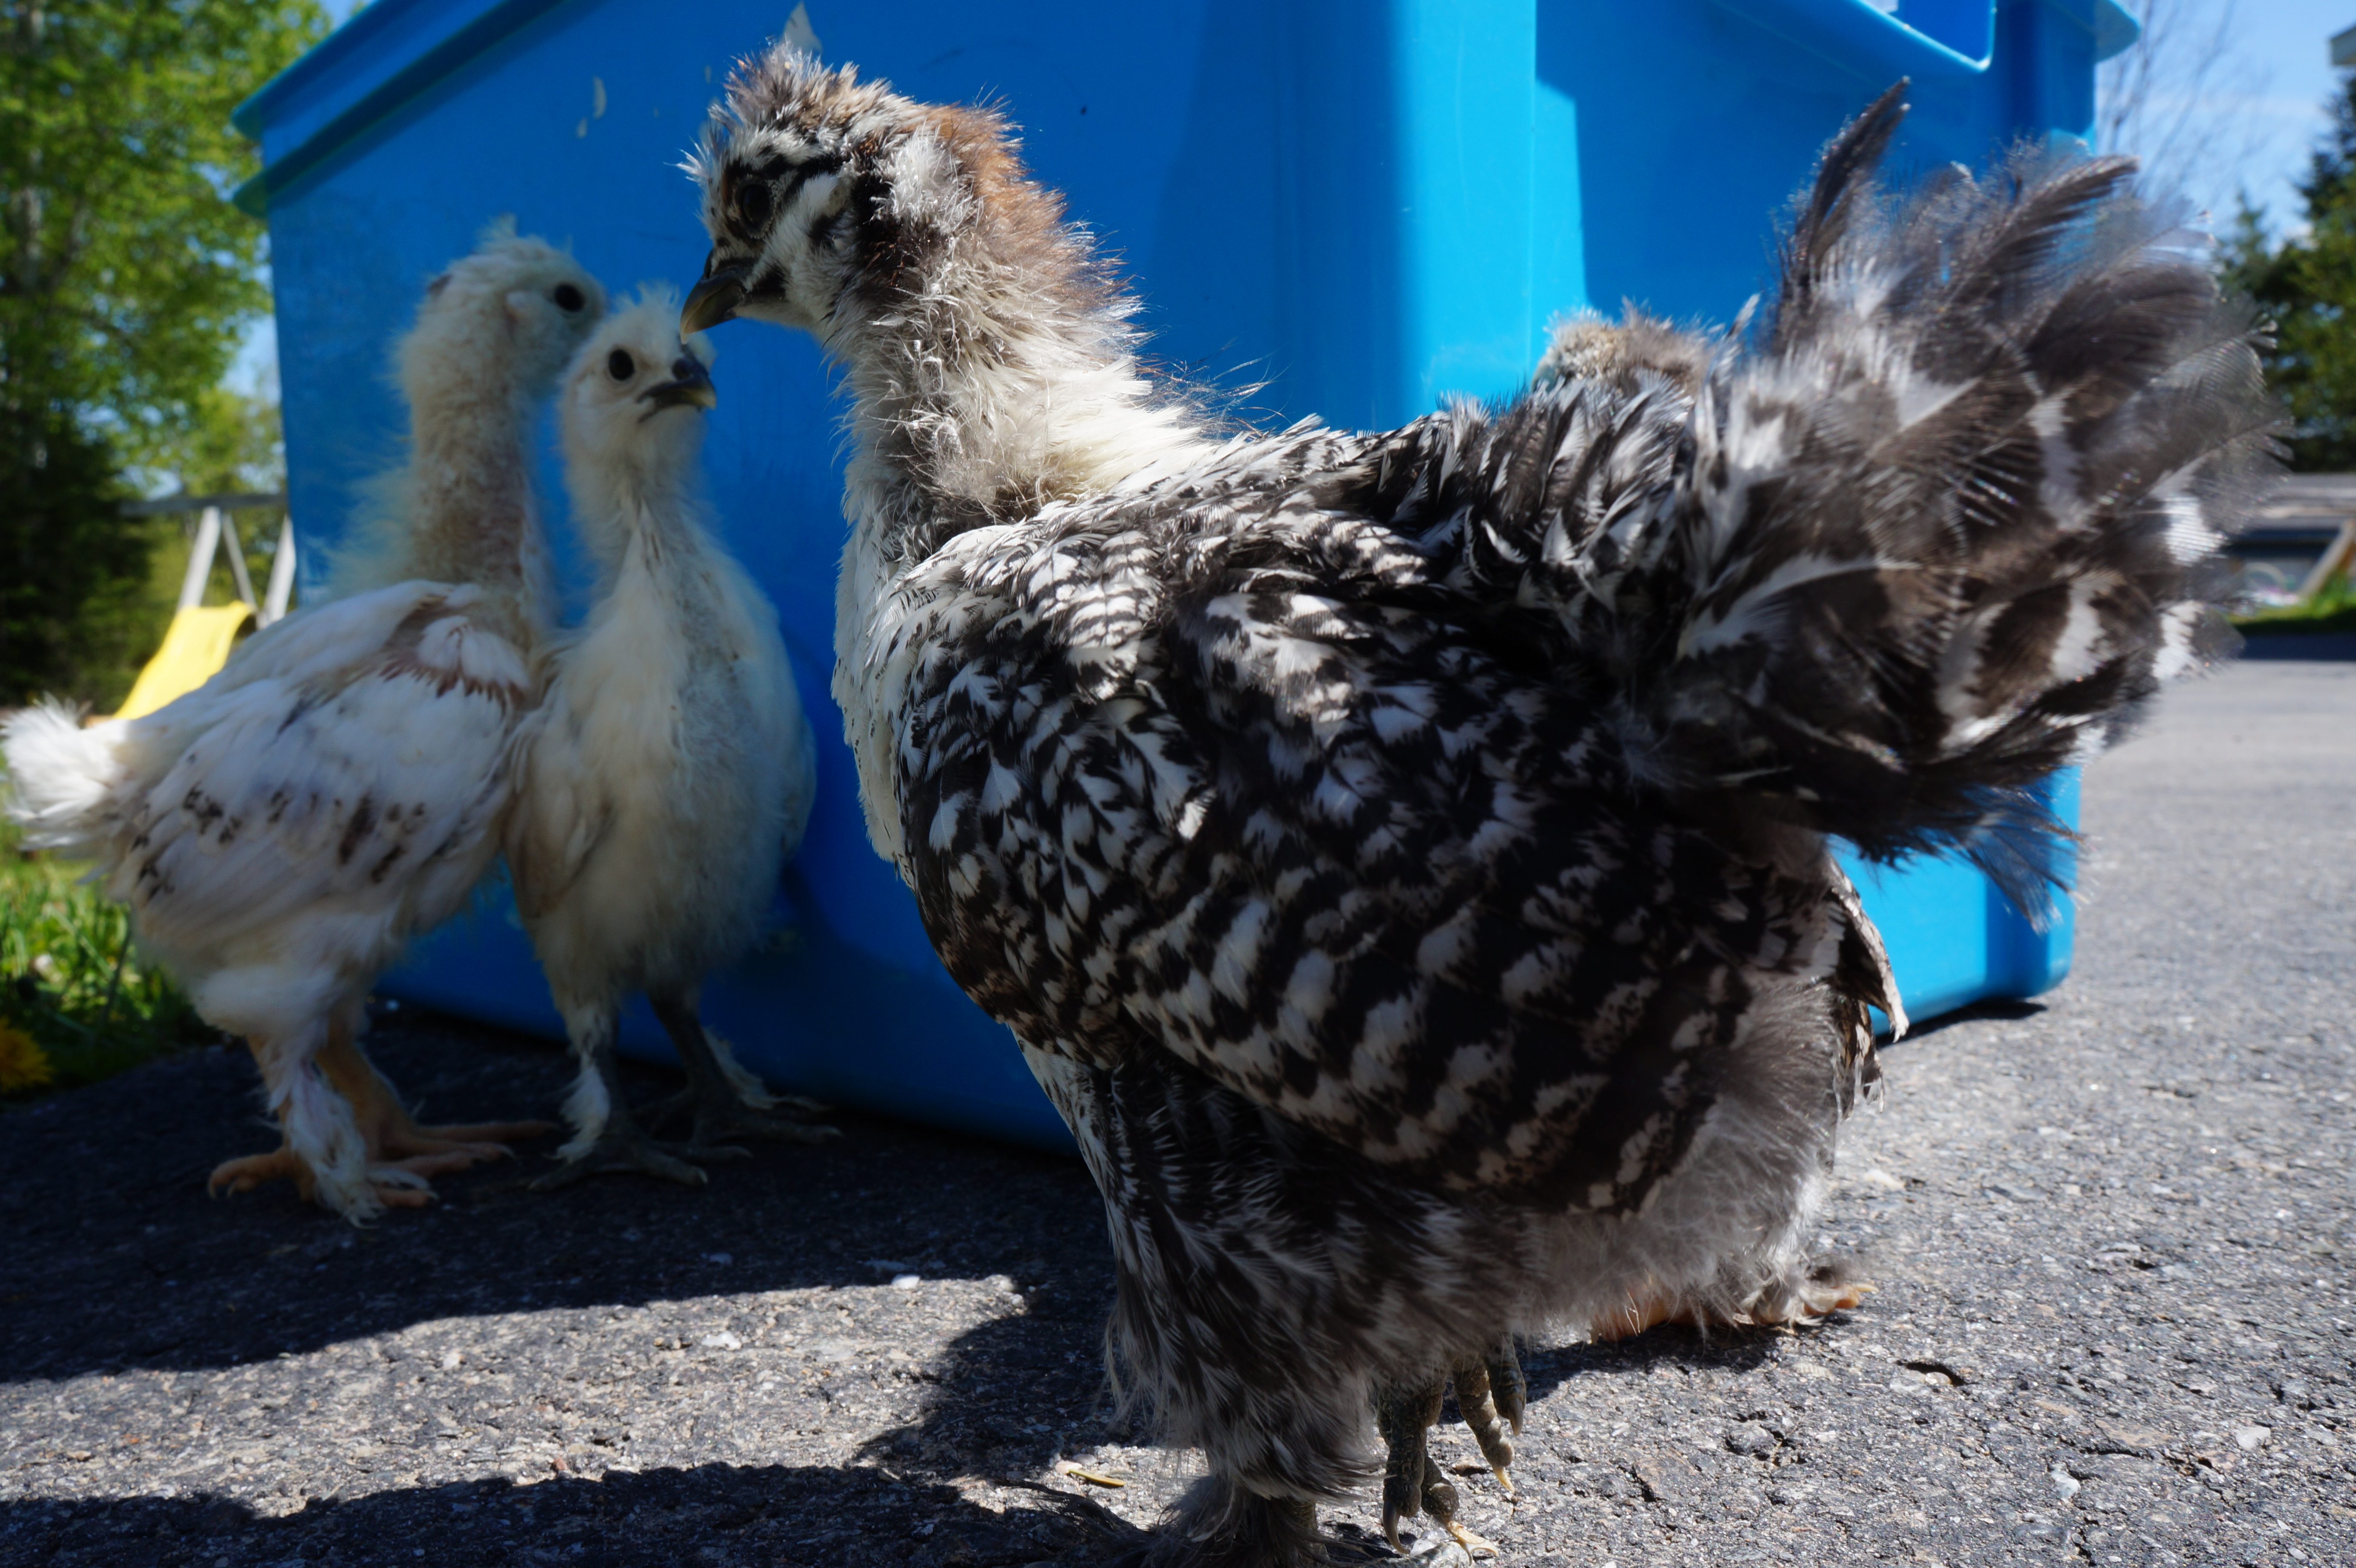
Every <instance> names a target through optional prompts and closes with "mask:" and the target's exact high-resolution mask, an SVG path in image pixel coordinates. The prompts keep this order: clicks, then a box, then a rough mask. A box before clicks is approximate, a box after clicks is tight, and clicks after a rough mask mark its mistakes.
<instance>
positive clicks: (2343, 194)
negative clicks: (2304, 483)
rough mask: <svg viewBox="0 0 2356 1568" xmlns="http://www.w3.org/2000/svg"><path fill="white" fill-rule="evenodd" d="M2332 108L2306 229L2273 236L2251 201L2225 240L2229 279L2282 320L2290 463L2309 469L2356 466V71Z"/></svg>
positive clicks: (2281, 377) (2302, 187) (2277, 365)
mask: <svg viewBox="0 0 2356 1568" xmlns="http://www.w3.org/2000/svg"><path fill="white" fill-rule="evenodd" d="M2330 108H2331V128H2330V130H2329V132H2327V133H2325V135H2324V138H2323V140H2322V142H2321V143H2320V144H2319V145H2318V146H2317V147H2316V150H2315V155H2314V159H2313V161H2312V162H2311V163H2310V165H2308V175H2307V178H2306V179H2304V180H2302V181H2300V182H2299V187H2298V188H2299V195H2300V197H2302V198H2303V200H2304V203H2305V206H2306V208H2307V211H2306V217H2307V232H2306V233H2305V234H2303V235H2301V236H2299V237H2297V238H2296V239H2292V240H2285V241H2283V242H2281V243H2279V244H2277V243H2275V242H2274V241H2272V240H2269V239H2268V238H2267V235H2266V232H2265V225H2264V224H2263V223H2262V222H2261V221H2260V220H2259V217H2258V215H2257V213H2255V212H2254V211H2253V210H2252V209H2251V208H2250V205H2249V203H2248V201H2247V199H2246V198H2245V199H2244V202H2243V204H2242V212H2241V217H2240V219H2239V221H2238V222H2237V223H2236V224H2235V226H2234V228H2233V232H2232V233H2231V234H2229V235H2228V236H2227V237H2226V240H2225V245H2224V255H2225V272H2226V278H2227V281H2228V283H2231V284H2233V286H2235V287H2238V288H2241V289H2244V290H2246V291H2247V292H2248V293H2249V294H2250V295H2251V297H2253V298H2254V299H2255V300H2256V301H2257V302H2258V304H2260V305H2261V306H2262V307H2264V309H2265V313H2266V314H2267V315H2269V316H2271V317H2273V318H2274V321H2275V325H2276V342H2275V348H2274V352H2273V353H2272V354H2270V355H2269V356H2268V357H2267V365H2266V371H2267V378H2268V379H2269V380H2270V381H2272V382H2273V384H2274V387H2275V389H2276V391H2277V392H2279V393H2280V394H2281V395H2282V399H2283V401H2284V402H2285V403H2286V405H2287V406H2288V408H2289V410H2290V414H2291V419H2292V421H2293V426H2292V433H2291V441H2290V448H2291V466H2292V467H2294V468H2297V469H2298V470H2301V471H2303V472H2309V473H2312V472H2337V471H2344V470H2349V469H2356V76H2350V77H2347V78H2344V79H2342V81H2341V87H2340V96H2339V97H2338V98H2337V99H2335V100H2334V101H2332V103H2331V106H2330Z"/></svg>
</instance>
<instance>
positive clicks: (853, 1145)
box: [0, 1010, 1111, 1382]
mask: <svg viewBox="0 0 2356 1568" xmlns="http://www.w3.org/2000/svg"><path fill="white" fill-rule="evenodd" d="M369 1045H370V1050H371V1051H373V1052H374V1053H375V1055H376V1056H377V1058H378V1060H379V1061H380V1063H381V1064H382V1065H383V1067H384V1068H385V1070H386V1072H387V1073H388V1074H389V1075H390V1076H391V1078H392V1080H393V1081H394V1082H395V1083H398V1084H400V1085H401V1086H402V1090H403V1093H405V1094H406V1095H408V1096H409V1098H410V1099H411V1101H412V1104H413V1105H415V1106H417V1107H418V1108H419V1109H420V1110H421V1113H422V1115H425V1116H427V1117H444V1118H466V1119H477V1118H489V1117H497V1116H524V1115H541V1116H551V1115H553V1107H554V1106H555V1104H557V1101H558V1098H559V1095H560V1094H561V1093H562V1089H563V1087H564V1085H565V1083H567V1081H568V1079H569V1077H570V1071H569V1064H568V1061H567V1059H566V1057H565V1056H564V1054H563V1053H562V1051H558V1050H556V1049H555V1048H553V1047H551V1046H548V1045H546V1044H543V1043H541V1042H539V1041H535V1040H523V1039H521V1038H519V1037H516V1036H503V1035H499V1034H497V1033H495V1032H493V1031H489V1030H486V1029H478V1028H477V1027H475V1026H473V1025H454V1024H450V1023H447V1022H445V1021H444V1020H441V1019H435V1018H434V1017H432V1016H431V1015H423V1016H421V1015H419V1014H416V1013H414V1012H413V1011H410V1010H404V1011H402V1013H400V1014H397V1015H394V1017H392V1018H391V1019H385V1020H383V1021H381V1022H380V1024H379V1025H378V1027H377V1029H376V1031H375V1033H374V1034H373V1035H372V1036H371V1038H370V1041H369ZM629 1071H630V1072H631V1073H632V1074H633V1077H632V1079H631V1093H632V1097H633V1099H636V1100H647V1099H652V1098H654V1097H655V1096H656V1095H657V1094H659V1093H662V1092H665V1091H667V1090H668V1089H669V1088H670V1087H672V1086H673V1085H672V1084H671V1083H670V1082H669V1081H668V1080H667V1078H666V1075H664V1074H662V1073H660V1072H653V1071H650V1070H645V1069H635V1068H634V1069H630V1070H629ZM254 1083H255V1080H254V1073H253V1069H252V1063H251V1061H250V1060H249V1058H248V1057H247V1055H246V1053H245V1052H244V1051H242V1050H241V1049H234V1048H229V1047H223V1048H219V1049H216V1050H213V1051H199V1052H195V1053H191V1054H188V1055H185V1056H180V1057H177V1058H173V1059H170V1060H167V1061H160V1062H155V1063H152V1064H150V1065H149V1066H147V1067H145V1068H142V1069H140V1070H138V1071H136V1072H131V1073H127V1074H125V1075H123V1077H121V1078H118V1079H114V1080H112V1081H110V1082H108V1083H102V1084H98V1085H96V1086H94V1087H92V1088H89V1089H84V1090H80V1091H76V1092H74V1093H70V1094H65V1095H59V1096H58V1097H57V1098H55V1099H52V1100H48V1101H46V1102H43V1103H40V1104H36V1105H33V1106H30V1107H27V1109H24V1110H22V1111H18V1112H14V1113H11V1114H9V1115H5V1117H0V1235H5V1236H6V1238H7V1257H8V1266H7V1268H6V1271H5V1275H0V1382H15V1381H24V1380H27V1379H31V1378H47V1379H58V1378H67V1377H72V1376H75V1375H77V1374H80V1373H83V1372H90V1371H120V1370H123V1369H125V1368H132V1367H140V1368H150V1369H173V1370H179V1369H194V1368H205V1367H224V1366H232V1365H237V1364H241V1363H245V1362H250V1361H254V1360H268V1359H270V1358H272V1357H274V1356H277V1355H279V1354H281V1353H283V1352H288V1351H293V1352H298V1353H299V1352H303V1351H306V1350H310V1349H316V1348H318V1347H319V1346H321V1345H324V1344H328V1343H332V1342H336V1341H340V1340H347V1339H354V1338H358V1337H361V1336H366V1335H371V1334H380V1333H385V1332H388V1331H392V1330H397V1329H400V1328H404V1327H406V1326H408V1325H410V1324H412V1323H417V1322H422V1321H426V1320H431V1319H436V1318H444V1317H476V1316H483V1315H488V1314H496V1313H507V1312H514V1311H519V1310H529V1309H539V1308H547V1307H589V1306H599V1305H636V1304H640V1303H644V1302H648V1301H654V1300H664V1299H676V1298H680V1297H688V1296H707V1295H712V1294H718V1293H744V1292H754V1291H772V1290H787V1289H799V1288H807V1287H810V1286H815V1285H874V1284H877V1283H879V1279H878V1275H877V1270H876V1267H875V1266H874V1260H879V1259H887V1260H888V1259H919V1258H920V1259H922V1260H923V1265H924V1273H925V1274H926V1276H927V1277H931V1278H941V1277H948V1278H965V1277H983V1276H987V1275H993V1274H1000V1273H1008V1274H1014V1275H1021V1276H1023V1277H1024V1278H1026V1279H1031V1278H1038V1277H1042V1276H1044V1275H1062V1276H1066V1277H1074V1276H1076V1277H1077V1278H1078V1279H1079V1280H1080V1283H1081V1285H1093V1290H1092V1292H1091V1290H1090V1289H1086V1288H1081V1289H1076V1291H1075V1294H1076V1295H1080V1296H1090V1297H1091V1299H1090V1310H1091V1311H1092V1312H1093V1311H1096V1310H1098V1309H1100V1307H1101V1306H1102V1304H1103V1302H1104V1301H1106V1300H1108V1299H1109V1296H1110V1294H1111V1291H1110V1283H1111V1282H1110V1270H1109V1266H1108V1257H1107V1255H1106V1251H1105V1245H1104V1240H1103V1220H1102V1209H1101V1207H1100V1206H1099V1204H1098V1200H1097V1197H1096V1192H1095V1189H1093V1188H1092V1187H1091V1186H1090V1185H1089V1182H1088V1179H1087V1173H1086V1172H1085V1171H1084V1170H1083V1169H1082V1168H1080V1166H1079V1164H1078V1162H1077V1161H1076V1160H1069V1159H1061V1158H1057V1157H1053V1156H1047V1155H1041V1154H1036V1153H1031V1152H1026V1151H1024V1150H1021V1149H1014V1148H1009V1147H1003V1146H1000V1145H995V1144H990V1143H985V1142H982V1141H980V1140H979V1139H971V1138H964V1137H959V1136H954V1135H950V1134H944V1133H937V1132H931V1131H926V1130H921V1129H917V1128H913V1127H909V1126H905V1125H900V1124H895V1123H892V1122H887V1121H883V1120H880V1119H874V1118H869V1117H863V1116H858V1115H841V1116H838V1117H836V1118H835V1121H836V1125H840V1126H841V1128H842V1129H843V1133H844V1136H842V1137H841V1139H839V1140H836V1141H834V1142H831V1143H829V1144H827V1145H824V1146H820V1147H798V1146H789V1145H756V1146H755V1147H754V1151H753V1157H752V1158H751V1159H750V1160H748V1161H745V1162H743V1163H738V1164H730V1165H721V1166H715V1167H713V1168H712V1180H711V1183H710V1185H708V1186H706V1187H703V1188H701V1189H695V1188H685V1187H675V1186H672V1185H669V1184H668V1183H663V1182H658V1181H654V1180H651V1179H638V1178H604V1179H598V1180H594V1181H592V1182H588V1183H584V1185H582V1186H580V1187H576V1188H573V1189H570V1190H567V1191H562V1192H557V1193H549V1194H542V1193H535V1192H532V1191H530V1190H529V1189H527V1186H526V1183H527V1182H528V1181H529V1180H530V1179H531V1178H532V1177H533V1176H535V1175H537V1174H538V1173H539V1172H541V1171H543V1170H546V1169H548V1168H551V1165H552V1159H553V1154H554V1149H555V1147H556V1144H557V1142H558V1139H557V1138H556V1137H554V1136H550V1137H546V1138H543V1139H541V1140H539V1141H537V1142H536V1143H534V1144H532V1145H530V1146H526V1147H523V1148H520V1149H519V1151H518V1154H519V1158H518V1159H517V1161H515V1162H514V1163H512V1164H510V1163H509V1162H505V1161H501V1162H497V1163H494V1164H491V1165H487V1166H483V1167H478V1168H476V1169H475V1170H472V1171H466V1172H461V1173H459V1174H457V1175H455V1176H449V1177H444V1178H441V1179H438V1180H437V1182H436V1183H435V1185H436V1188H437V1190H439V1191H440V1193H441V1194H442V1197H443V1201H442V1202H441V1203H440V1204H438V1205H436V1206H434V1207H433V1208H430V1209H426V1210H423V1211H396V1212H394V1213H392V1214H391V1215H388V1216H387V1217H385V1218H384V1219H383V1220H381V1221H379V1222H377V1223H376V1224H374V1225H372V1226H369V1227H368V1228H366V1229H364V1230H362V1229H355V1228H354V1227H352V1226H350V1225H348V1224H346V1223H345V1222H343V1221H340V1220H338V1219H337V1218H336V1217H335V1216H333V1215H330V1214H328V1213H327V1212H325V1211H321V1210H318V1209H315V1208H312V1207H310V1206H308V1205H306V1204H305V1203H303V1202H302V1201H301V1200H298V1199H297V1198H296V1196H295V1192H294V1190H293V1189H292V1188H291V1187H290V1186H288V1185H287V1184H284V1183H279V1184H277V1185H275V1186H273V1187H271V1188H266V1189H262V1190H260V1191H257V1192H254V1193H251V1194H247V1195H244V1196H241V1197H234V1198H222V1199H219V1200H211V1199H208V1198H207V1196H206V1194H205V1186H204V1182H205V1176H206V1173H207V1172H208V1171H209V1169H210V1168H211V1167H212V1166H213V1164H214V1163H215V1162H216V1161H218V1160H220V1159H222V1158H224V1157H229V1156H230V1155H235V1154H243V1153H250V1152H258V1151H260V1150H262V1149H265V1148H267V1147H270V1146H271V1144H272V1142H273V1140H274V1132H273V1129H272V1128H270V1127H269V1126H267V1125H263V1124H262V1122H261V1120H260V1118H259V1116H258V1115H257V1112H256V1109H255V1098H256V1096H255V1092H254Z"/></svg>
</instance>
